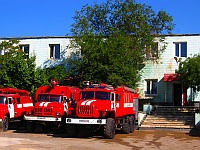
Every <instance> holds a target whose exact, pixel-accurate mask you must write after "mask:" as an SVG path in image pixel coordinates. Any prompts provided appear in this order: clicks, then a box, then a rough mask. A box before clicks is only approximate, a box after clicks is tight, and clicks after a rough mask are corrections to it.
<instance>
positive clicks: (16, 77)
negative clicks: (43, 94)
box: [0, 39, 45, 94]
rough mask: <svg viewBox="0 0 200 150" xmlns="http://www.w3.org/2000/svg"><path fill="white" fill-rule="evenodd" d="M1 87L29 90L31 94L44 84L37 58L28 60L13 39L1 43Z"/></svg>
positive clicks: (33, 57) (16, 41)
mask: <svg viewBox="0 0 200 150" xmlns="http://www.w3.org/2000/svg"><path fill="white" fill-rule="evenodd" d="M0 50H1V52H2V55H0V85H1V86H2V87H14V88H19V89H25V90H28V91H29V92H30V93H31V94H33V93H34V91H35V89H36V88H37V87H38V86H39V85H41V84H44V82H45V78H43V76H42V74H41V70H39V69H36V65H35V56H31V57H29V58H27V55H26V53H25V52H23V51H22V50H21V49H20V47H19V41H18V40H15V39H12V40H9V41H3V42H1V43H0Z"/></svg>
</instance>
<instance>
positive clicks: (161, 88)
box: [139, 35, 200, 102]
mask: <svg viewBox="0 0 200 150" xmlns="http://www.w3.org/2000/svg"><path fill="white" fill-rule="evenodd" d="M165 42H167V47H166V50H165V51H164V52H163V53H162V55H161V59H160V62H159V63H152V62H149V63H147V65H146V66H145V68H143V70H142V77H141V79H142V80H141V82H140V83H139V90H140V95H141V96H142V97H149V96H151V97H153V98H154V102H173V84H174V83H178V82H177V81H173V82H164V74H165V73H169V74H174V73H175V70H176V69H178V65H179V64H178V63H177V62H176V60H175V59H174V57H175V45H174V43H176V42H187V57H191V56H193V55H194V54H198V53H199V52H200V35H172V36H167V37H166V38H165ZM160 46H162V44H160ZM178 59H181V60H182V61H184V60H185V59H186V58H180V57H179V58H178ZM146 79H158V94H156V95H145V92H146V88H147V87H146V82H145V80H146ZM192 97H193V100H200V96H199V94H198V93H196V94H193V96H192ZM187 98H188V100H190V99H191V90H190V89H188V90H187Z"/></svg>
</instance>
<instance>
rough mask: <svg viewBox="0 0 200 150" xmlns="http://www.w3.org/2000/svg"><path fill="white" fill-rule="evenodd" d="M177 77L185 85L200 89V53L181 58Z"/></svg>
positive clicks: (195, 89) (196, 89)
mask: <svg viewBox="0 0 200 150" xmlns="http://www.w3.org/2000/svg"><path fill="white" fill-rule="evenodd" d="M177 77H178V79H179V80H180V81H181V82H182V84H183V85H184V86H185V87H187V88H189V87H191V88H193V89H194V91H200V55H194V56H193V57H188V58H187V59H186V60H185V61H181V60H180V61H179V69H178V71H177Z"/></svg>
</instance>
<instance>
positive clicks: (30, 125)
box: [27, 121, 36, 133]
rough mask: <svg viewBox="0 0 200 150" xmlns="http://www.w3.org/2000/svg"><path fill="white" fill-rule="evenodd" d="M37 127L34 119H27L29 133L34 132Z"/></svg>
mask: <svg viewBox="0 0 200 150" xmlns="http://www.w3.org/2000/svg"><path fill="white" fill-rule="evenodd" d="M35 128H36V124H35V122H34V121H27V130H28V132H29V133H34V132H35Z"/></svg>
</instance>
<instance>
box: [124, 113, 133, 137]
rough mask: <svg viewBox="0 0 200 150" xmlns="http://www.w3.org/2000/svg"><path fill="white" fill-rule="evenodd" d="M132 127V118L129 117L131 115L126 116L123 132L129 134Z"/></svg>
mask: <svg viewBox="0 0 200 150" xmlns="http://www.w3.org/2000/svg"><path fill="white" fill-rule="evenodd" d="M130 128H131V127H130V119H129V116H126V117H124V118H123V125H122V132H124V133H125V134H129V133H130Z"/></svg>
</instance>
